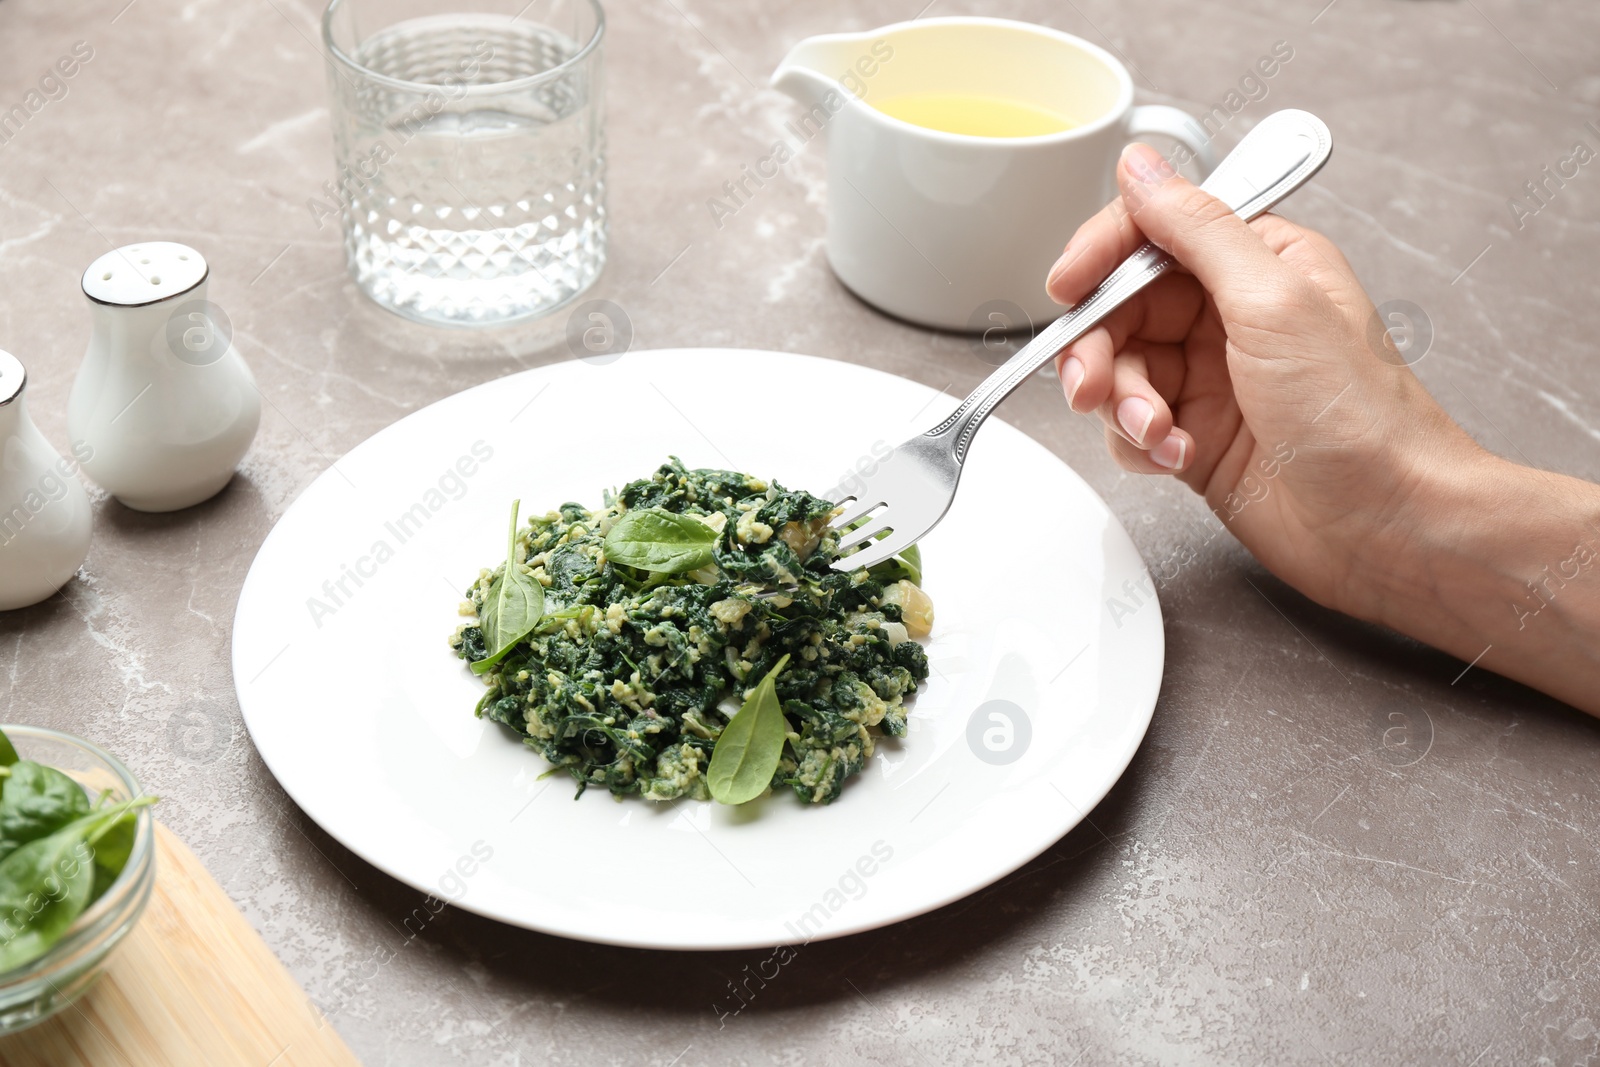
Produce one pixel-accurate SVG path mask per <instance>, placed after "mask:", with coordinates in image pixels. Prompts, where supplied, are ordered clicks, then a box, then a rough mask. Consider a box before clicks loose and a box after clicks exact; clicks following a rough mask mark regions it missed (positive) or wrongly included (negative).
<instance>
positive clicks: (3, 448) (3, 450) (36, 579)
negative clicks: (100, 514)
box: [0, 352, 92, 611]
mask: <svg viewBox="0 0 1600 1067" xmlns="http://www.w3.org/2000/svg"><path fill="white" fill-rule="evenodd" d="M26 381H27V372H26V371H25V370H24V369H23V367H22V364H21V363H20V362H18V360H17V358H16V357H15V356H13V355H12V354H11V353H9V352H0V611H9V610H11V609H13V608H25V607H27V606H29V605H30V604H37V603H38V602H39V601H41V600H44V599H46V598H48V597H49V596H51V595H52V594H53V593H55V591H56V590H57V589H60V588H61V587H62V586H63V585H65V584H66V583H67V582H68V581H70V580H71V578H72V576H73V575H74V574H76V573H77V572H78V568H79V567H80V566H82V565H83V561H84V559H85V558H87V556H88V555H89V538H90V534H91V525H92V523H91V519H90V510H89V496H88V494H87V493H85V492H84V491H83V485H82V483H80V482H79V481H78V477H77V469H78V463H79V461H80V460H81V459H82V458H83V455H84V450H83V445H82V443H81V442H78V443H75V444H74V446H73V449H72V452H73V454H72V455H71V456H62V455H60V454H58V453H57V452H56V450H55V449H54V448H52V447H51V446H50V442H49V441H47V440H45V437H44V434H42V433H40V432H39V427H38V426H36V425H35V424H34V421H33V419H32V418H31V417H30V416H29V415H28V398H27V395H26V388H25V386H26Z"/></svg>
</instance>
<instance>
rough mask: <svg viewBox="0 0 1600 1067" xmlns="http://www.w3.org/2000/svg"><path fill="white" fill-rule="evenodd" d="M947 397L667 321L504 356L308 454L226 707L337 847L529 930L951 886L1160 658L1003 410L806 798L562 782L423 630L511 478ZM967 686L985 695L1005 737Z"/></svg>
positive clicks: (669, 925)
mask: <svg viewBox="0 0 1600 1067" xmlns="http://www.w3.org/2000/svg"><path fill="white" fill-rule="evenodd" d="M953 407H954V401H953V400H952V399H951V398H949V397H941V396H940V395H939V394H936V393H934V392H933V391H932V390H930V389H928V388H926V387H924V386H921V385H918V384H916V383H914V382H909V381H906V380H904V379H901V378H896V377H892V376H890V375H888V374H883V373H881V372H879V371H874V370H869V369H866V368H864V367H859V366H855V365H852V364H847V363H837V362H833V361H830V360H822V359H814V358H810V357H806V356H797V355H788V354H783V353H777V352H753V351H741V350H729V349H684V350H672V351H658V352H635V353H631V354H629V355H626V356H624V357H622V358H621V359H620V360H617V361H615V362H612V363H610V364H607V365H604V366H596V365H593V364H590V363H584V362H572V363H564V364H560V365H557V366H552V367H544V368H540V369H538V370H531V371H527V372H524V373H521V374H514V375H512V376H510V377H508V378H503V379H501V380H499V381H495V382H489V383H487V384H485V385H481V386H478V387H476V388H474V389H469V390H467V391H466V392H464V393H459V394H457V395H456V396H452V397H450V398H448V399H446V400H442V401H440V402H439V403H437V404H434V405H432V406H430V407H427V408H424V409H423V410H421V411H418V412H415V413H413V414H411V415H409V416H407V417H406V418H404V419H401V420H400V421H399V422H397V423H395V424H394V425H393V426H390V427H389V428H387V429H385V430H383V431H382V432H380V433H378V434H376V435H374V436H373V437H372V438H371V439H369V440H367V441H365V442H364V443H362V444H361V445H359V446H358V447H356V448H355V449H353V450H352V451H351V452H350V454H349V455H347V456H345V457H344V458H343V459H341V460H339V461H338V463H336V464H335V465H334V466H333V468H331V469H330V470H328V471H326V472H324V473H323V474H322V476H321V477H319V478H318V479H317V480H316V481H315V482H313V483H312V484H311V486H310V487H309V488H307V489H306V491H305V492H304V493H303V494H301V496H300V498H299V499H298V500H297V501H295V503H294V505H293V506H292V507H291V508H290V509H289V511H288V513H287V514H285V515H284V517H283V519H282V520H281V521H280V522H279V523H278V525H277V527H276V528H275V529H274V530H273V531H272V533H271V534H270V535H269V536H268V537H267V540H266V543H265V544H264V545H262V547H261V552H260V554H259V555H257V557H256V560H255V563H254V564H253V565H252V566H251V568H250V574H249V576H248V577H247V578H246V579H245V583H244V589H243V591H242V592H241V594H240V597H239V610H238V614H237V616H236V618H235V619H234V629H233V671H234V678H235V682H236V685H237V687H238V691H239V703H240V706H241V707H242V709H243V711H244V718H245V722H246V723H247V724H248V726H249V728H250V735H251V737H252V738H254V740H255V743H256V747H257V748H258V749H259V750H260V752H261V756H262V758H263V759H265V760H266V762H267V766H268V767H270V768H271V769H272V773H273V774H275V775H277V778H278V781H279V782H281V783H282V784H283V787H284V788H285V789H286V790H288V792H289V795H290V796H292V797H293V798H294V800H295V802H296V803H298V804H299V805H300V806H301V808H303V809H304V810H305V812H306V814H308V815H309V816H311V818H313V819H315V820H316V821H317V822H318V823H319V824H320V825H321V826H322V827H323V828H324V829H326V830H327V831H328V832H329V833H330V834H332V835H333V836H334V837H336V838H338V839H339V840H340V841H341V842H343V843H344V845H345V846H346V847H348V848H349V849H351V850H352V851H353V852H355V853H357V854H358V855H360V856H361V857H362V858H363V859H365V860H367V862H369V863H371V864H373V865H374V866H376V867H378V868H380V869H382V870H383V871H386V872H387V873H389V874H391V875H393V876H394V877H395V878H398V879H400V880H401V881H403V882H406V883H408V884H409V885H412V886H415V887H416V888H417V889H419V890H422V891H424V892H427V893H430V894H432V895H433V896H434V897H436V898H439V899H445V900H450V901H451V902H453V903H455V904H457V905H458V906H460V907H463V908H466V909H468V910H469V911H474V912H477V913H479V914H481V915H487V916H489V917H491V918H495V919H500V920H503V921H505V922H508V923H514V924H516V925H518V926H525V927H529V928H531V929H535V930H543V931H547V932H549V933H554V934H561V935H564V936H567V937H576V938H583V939H586V940H590V941H600V942H607V943H611V944H619V945H634V946H641V947H651V948H675V949H726V948H739V947H758V946H762V947H764V946H772V945H776V944H781V943H790V942H798V941H804V940H807V939H817V938H824V937H836V936H839V935H841V934H848V933H853V932H855V931H859V930H867V929H871V928H873V927H878V926H883V925H885V924H887V923H892V922H896V921H898V920H900V919H905V918H909V917H910V916H913V915H918V914H921V913H922V912H926V911H930V910H932V909H934V908H937V907H940V906H941V905H944V904H948V903H950V902H951V901H954V900H957V899H959V898H961V897H963V896H965V895H966V894H968V893H971V892H973V891H974V890H977V889H980V888H982V887H983V886H985V885H988V884H989V883H991V882H993V881H995V880H996V879H999V878H1001V877H1002V876H1004V875H1005V874H1007V873H1009V872H1010V871H1013V870H1015V869H1016V868H1018V867H1020V866H1021V865H1022V864H1024V863H1026V862H1027V861H1028V860H1029V859H1031V858H1033V857H1034V856H1036V855H1038V854H1039V853H1040V852H1041V851H1043V850H1044V849H1045V848H1047V847H1049V845H1050V844H1051V843H1052V842H1054V841H1056V840H1057V839H1059V838H1060V837H1061V836H1062V835H1063V834H1065V833H1066V832H1067V831H1068V830H1070V829H1072V827H1073V826H1074V825H1076V824H1077V823H1078V821H1079V820H1080V819H1082V818H1083V815H1084V813H1085V812H1087V811H1088V810H1089V809H1090V808H1092V807H1094V805H1095V804H1096V803H1098V802H1099V800H1100V799H1101V797H1103V796H1105V794H1106V792H1107V791H1108V790H1109V789H1110V788H1111V786H1112V784H1113V783H1114V782H1115V781H1116V780H1117V777H1118V776H1119V775H1120V774H1121V773H1122V771H1123V769H1124V768H1125V767H1126V766H1127V765H1128V761H1129V760H1130V759H1131V758H1132V757H1133V753H1134V750H1135V749H1136V748H1137V747H1138V745H1139V741H1140V739H1141V738H1143V736H1144V732H1145V728H1146V727H1147V726H1148V725H1149V722H1150V714H1151V711H1152V709H1153V708H1154V706H1155V700H1156V692H1157V690H1158V688H1159V687H1160V683H1161V668H1162V645H1163V643H1162V627H1161V613H1160V608H1159V607H1158V606H1157V604H1156V603H1155V601H1154V599H1153V598H1152V597H1149V596H1146V595H1145V594H1144V593H1142V592H1138V593H1136V596H1137V600H1136V599H1135V595H1134V594H1130V592H1129V590H1130V589H1137V585H1138V583H1140V582H1144V583H1145V587H1146V588H1148V582H1147V579H1146V572H1145V569H1144V565H1143V563H1142V562H1141V560H1140V558H1139V554H1138V552H1137V551H1136V550H1135V549H1134V546H1133V543H1132V542H1131V541H1129V539H1128V536H1127V533H1126V532H1125V531H1124V530H1123V529H1122V527H1121V526H1120V525H1119V524H1118V522H1117V520H1116V519H1115V518H1114V517H1113V516H1112V515H1111V513H1110V512H1109V511H1108V510H1107V509H1106V506H1105V504H1104V503H1102V502H1101V500H1100V499H1099V498H1098V497H1097V496H1095V494H1094V492H1093V491H1092V490H1090V489H1089V487H1088V486H1087V485H1085V484H1084V482H1083V481H1082V479H1080V478H1079V477H1078V476H1077V475H1076V474H1075V473H1073V471H1072V470H1071V469H1070V468H1068V467H1067V466H1066V465H1065V464H1063V463H1062V462H1061V461H1060V460H1058V459H1056V458H1055V456H1053V455H1051V454H1050V453H1049V452H1048V451H1046V450H1045V449H1044V448H1042V447H1041V446H1039V445H1038V444H1036V443H1035V442H1033V441H1032V440H1030V439H1029V438H1028V437H1026V436H1024V435H1023V434H1022V433H1020V432H1018V431H1017V430H1015V429H1013V428H1012V427H1010V426H1007V425H1005V424H1003V423H1001V422H999V421H998V420H995V419H991V420H990V422H989V425H988V426H986V427H985V428H984V430H983V434H982V436H981V437H980V439H979V440H978V442H977V445H976V447H974V449H973V450H972V455H971V459H970V460H969V461H968V464H967V471H966V475H965V477H964V478H963V479H962V485H961V492H960V494H959V495H958V496H957V498H956V502H955V505H954V507H952V508H951V510H950V513H949V515H948V516H947V517H946V518H945V520H944V522H943V523H941V524H940V526H939V527H938V529H936V530H935V531H934V532H933V533H932V534H930V535H929V536H928V537H927V539H926V540H925V541H924V542H923V559H924V564H925V571H926V588H927V591H928V593H929V595H931V596H932V598H933V601H934V606H935V610H936V613H937V621H936V625H935V628H934V632H933V636H932V639H931V640H930V641H929V642H928V643H927V651H928V660H929V663H930V664H931V665H932V668H933V670H934V672H935V673H934V674H932V675H931V676H930V678H929V681H928V683H927V685H926V687H925V688H923V689H922V690H921V691H920V692H919V693H918V694H917V696H916V698H915V703H914V705H913V709H912V714H911V716H910V735H909V736H908V737H907V738H905V739H904V740H903V741H898V742H895V741H891V742H887V743H885V744H883V745H881V746H880V748H879V751H878V754H877V755H876V756H875V757H873V759H872V760H871V761H869V763H868V766H867V768H866V770H865V771H864V772H862V774H861V775H859V776H858V777H857V778H855V779H854V780H852V781H851V782H850V783H849V784H848V785H847V786H846V787H845V791H844V795H843V796H842V797H841V798H840V799H839V800H838V801H837V802H835V803H834V804H832V805H830V806H827V807H816V808H813V807H805V806H802V805H801V804H800V803H799V802H798V801H797V800H796V798H794V797H793V796H792V795H789V794H787V793H785V794H781V795H778V794H775V795H772V796H769V797H767V798H764V799H763V800H759V801H756V802H754V803H752V804H749V805H745V806H744V807H742V808H737V809H730V808H724V807H719V806H716V805H713V804H709V803H701V802H698V801H690V800H680V801H677V802H674V803H672V804H668V805H653V804H650V803H648V802H645V801H642V800H640V799H638V798H636V797H629V798H626V799H625V800H622V801H620V802H619V801H617V800H614V799H612V797H611V796H610V795H609V794H607V793H606V792H605V791H604V790H595V789H591V790H590V791H589V792H588V793H586V794H585V795H584V796H583V797H582V798H581V799H579V800H576V801H574V799H573V790H574V784H573V782H572V781H571V779H569V778H567V777H566V776H565V775H563V776H560V777H551V778H546V779H541V777H540V775H542V774H543V773H544V772H545V770H547V769H548V764H546V763H545V761H544V759H543V758H542V757H540V756H539V755H538V754H537V753H535V752H533V751H532V750H531V749H528V748H526V747H524V746H523V745H522V744H521V743H520V742H519V741H518V739H517V738H516V737H515V736H514V735H513V734H512V733H511V732H510V731H509V730H507V729H506V728H505V727H502V726H500V725H498V724H496V723H492V722H489V721H487V720H479V719H476V718H474V717H473V714H472V709H473V706H474V705H475V704H476V702H477V700H478V698H479V696H480V695H481V694H482V692H483V687H482V684H481V683H480V682H479V681H478V679H476V678H474V677H473V676H472V675H470V674H469V673H468V672H467V670H466V668H465V666H464V665H463V664H462V663H461V661H459V660H457V659H456V658H455V657H454V656H453V655H451V653H450V650H449V648H448V646H447V644H446V639H447V637H448V635H449V634H450V633H452V632H453V631H454V629H455V627H456V625H457V624H458V623H459V621H460V620H459V618H458V616H457V607H458V605H459V604H460V602H461V599H462V590H464V589H465V588H466V587H467V586H468V584H470V582H471V581H472V580H473V579H474V578H475V577H476V575H477V573H478V570H479V568H480V567H484V566H491V567H492V566H494V565H495V564H497V563H498V562H499V561H500V560H501V559H502V558H504V554H505V530H506V518H507V514H508V512H509V509H510V503H511V500H512V499H513V498H514V497H520V498H521V499H522V501H523V511H524V514H526V513H528V512H531V511H542V510H546V509H548V508H552V507H556V506H559V505H560V504H561V503H563V502H565V501H569V500H575V501H579V502H581V503H584V504H585V505H587V506H591V507H593V506H598V505H599V503H600V495H601V490H602V489H604V488H608V487H620V486H621V485H623V484H624V483H626V482H628V481H631V480H633V479H634V478H639V477H643V476H645V475H647V474H649V473H650V472H651V471H653V470H654V469H655V468H656V467H657V466H658V465H659V464H660V463H661V462H662V461H664V460H665V458H666V457H667V455H668V454H669V453H670V454H676V455H678V456H680V457H681V458H682V459H683V460H684V462H685V463H687V464H688V465H690V466H698V467H732V468H736V469H739V470H743V471H749V472H752V473H755V474H757V475H760V476H762V477H770V478H776V479H777V480H778V481H780V482H782V483H783V484H784V485H786V486H790V487H795V488H806V489H812V490H815V491H822V490H825V489H827V488H829V487H831V486H833V485H835V484H837V483H838V481H839V479H840V476H841V474H842V473H843V471H844V469H845V468H847V467H850V466H854V465H855V464H856V463H857V462H858V456H859V457H860V461H863V462H868V461H870V460H871V458H872V456H873V445H874V442H877V445H878V448H879V449H881V448H883V442H884V441H887V442H890V443H894V442H898V441H900V440H903V439H904V438H905V437H907V436H909V435H910V434H911V433H912V432H915V431H916V430H918V429H921V428H924V427H925V426H927V425H931V424H932V423H933V422H934V421H935V416H936V415H939V416H942V415H943V414H944V413H945V412H946V411H947V410H949V409H951V408H953ZM730 412H734V413H737V414H733V415H730V414H729V413H730ZM1062 417H1063V418H1065V417H1067V416H1066V409H1065V408H1064V407H1063V409H1062ZM341 587H342V588H341ZM1111 598H1116V599H1117V601H1118V602H1119V603H1120V604H1121V605H1123V607H1122V608H1121V609H1119V610H1118V611H1117V612H1116V613H1115V618H1113V613H1112V611H1111V610H1110V608H1109V606H1108V605H1109V602H1110V600H1111ZM1129 608H1131V609H1133V610H1132V611H1131V613H1129V611H1128V610H1127V609H1129ZM992 701H1007V702H1009V704H1008V705H1007V704H1001V705H993V704H990V702H992ZM986 705H987V706H986ZM980 708H981V709H982V710H981V712H980ZM1014 709H1021V714H1020V715H1019V714H1017V712H1016V711H1015V710H1014ZM997 711H998V712H1002V713H1005V715H1006V716H1007V717H1008V718H1009V719H1011V720H1013V722H1012V724H1011V727H1010V730H1009V748H1008V747H1007V739H1008V730H1007V725H1006V723H1005V722H1003V721H1001V720H999V719H994V718H992V715H993V713H995V712H997ZM975 717H976V719H977V720H978V721H977V722H976V724H975V725H974V719H975ZM1023 719H1025V720H1026V722H1023V721H1022V720H1023ZM986 734H987V736H985V735H986ZM969 738H974V739H975V740H974V741H969ZM996 750H998V752H999V754H1000V755H1001V756H1012V757H1015V758H1013V759H1011V761H1010V762H1003V763H1002V762H997V761H995V760H996V756H995V752H996ZM980 752H981V753H984V754H985V755H988V756H989V757H990V759H989V760H985V759H980V758H979V756H978V753H980Z"/></svg>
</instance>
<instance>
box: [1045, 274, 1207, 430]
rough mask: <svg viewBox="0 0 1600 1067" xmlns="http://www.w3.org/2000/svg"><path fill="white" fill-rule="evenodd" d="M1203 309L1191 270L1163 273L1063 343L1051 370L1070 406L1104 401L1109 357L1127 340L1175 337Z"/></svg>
mask: <svg viewBox="0 0 1600 1067" xmlns="http://www.w3.org/2000/svg"><path fill="white" fill-rule="evenodd" d="M1204 308H1205V291H1204V290H1203V289H1201V288H1200V284H1199V283H1198V282H1196V281H1195V279H1194V277H1193V276H1192V275H1188V274H1173V275H1168V276H1167V277H1165V278H1161V279H1159V280H1158V281H1156V282H1155V283H1154V284H1152V285H1151V286H1150V288H1148V289H1146V290H1144V291H1143V292H1141V293H1139V294H1137V295H1136V296H1134V298H1133V299H1132V300H1129V301H1128V302H1127V303H1126V304H1123V305H1122V306H1121V307H1119V308H1117V309H1116V310H1115V311H1113V312H1112V313H1111V314H1110V315H1108V316H1106V318H1105V320H1104V321H1103V322H1101V323H1100V324H1099V325H1098V326H1096V327H1095V328H1094V329H1092V330H1090V331H1089V332H1088V333H1086V334H1084V335H1083V336H1082V337H1080V338H1078V340H1076V341H1074V342H1073V343H1072V344H1070V345H1068V346H1067V347H1066V348H1065V349H1063V350H1062V351H1061V353H1060V354H1059V355H1058V356H1056V373H1057V374H1058V375H1059V376H1060V378H1061V389H1062V392H1063V393H1065V394H1066V397H1067V402H1068V404H1070V405H1071V407H1072V410H1073V411H1076V412H1079V413H1084V412H1089V411H1093V410H1095V409H1096V408H1098V407H1099V406H1100V405H1101V404H1102V403H1103V402H1104V401H1105V398H1106V396H1107V395H1109V393H1110V391H1111V362H1112V357H1113V356H1114V355H1115V354H1116V353H1117V352H1118V351H1120V350H1121V349H1122V348H1123V347H1124V346H1126V345H1127V344H1128V343H1129V341H1130V340H1131V339H1133V338H1139V339H1142V340H1146V341H1152V342H1157V341H1166V342H1170V341H1181V340H1183V339H1184V338H1185V337H1187V336H1188V335H1189V332H1190V330H1191V329H1192V328H1193V327H1194V323H1195V322H1196V320H1197V319H1198V318H1199V317H1200V313H1201V312H1202V311H1203V310H1204ZM1174 395H1175V394H1174Z"/></svg>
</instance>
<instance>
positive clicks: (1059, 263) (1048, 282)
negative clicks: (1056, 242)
mask: <svg viewBox="0 0 1600 1067" xmlns="http://www.w3.org/2000/svg"><path fill="white" fill-rule="evenodd" d="M1081 255H1083V249H1081V248H1077V247H1075V245H1074V242H1072V241H1068V242H1067V247H1066V249H1065V250H1064V251H1063V252H1062V253H1061V257H1060V258H1059V259H1057V260H1056V262H1055V265H1054V266H1052V267H1051V268H1050V274H1049V275H1048V276H1047V277H1046V278H1045V280H1044V287H1045V288H1046V289H1049V288H1051V287H1052V286H1054V285H1055V284H1056V282H1057V281H1058V280H1060V278H1061V276H1062V275H1063V274H1065V273H1067V268H1068V267H1070V266H1072V264H1073V262H1074V261H1075V260H1076V259H1077V258H1078V257H1079V256H1081Z"/></svg>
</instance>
